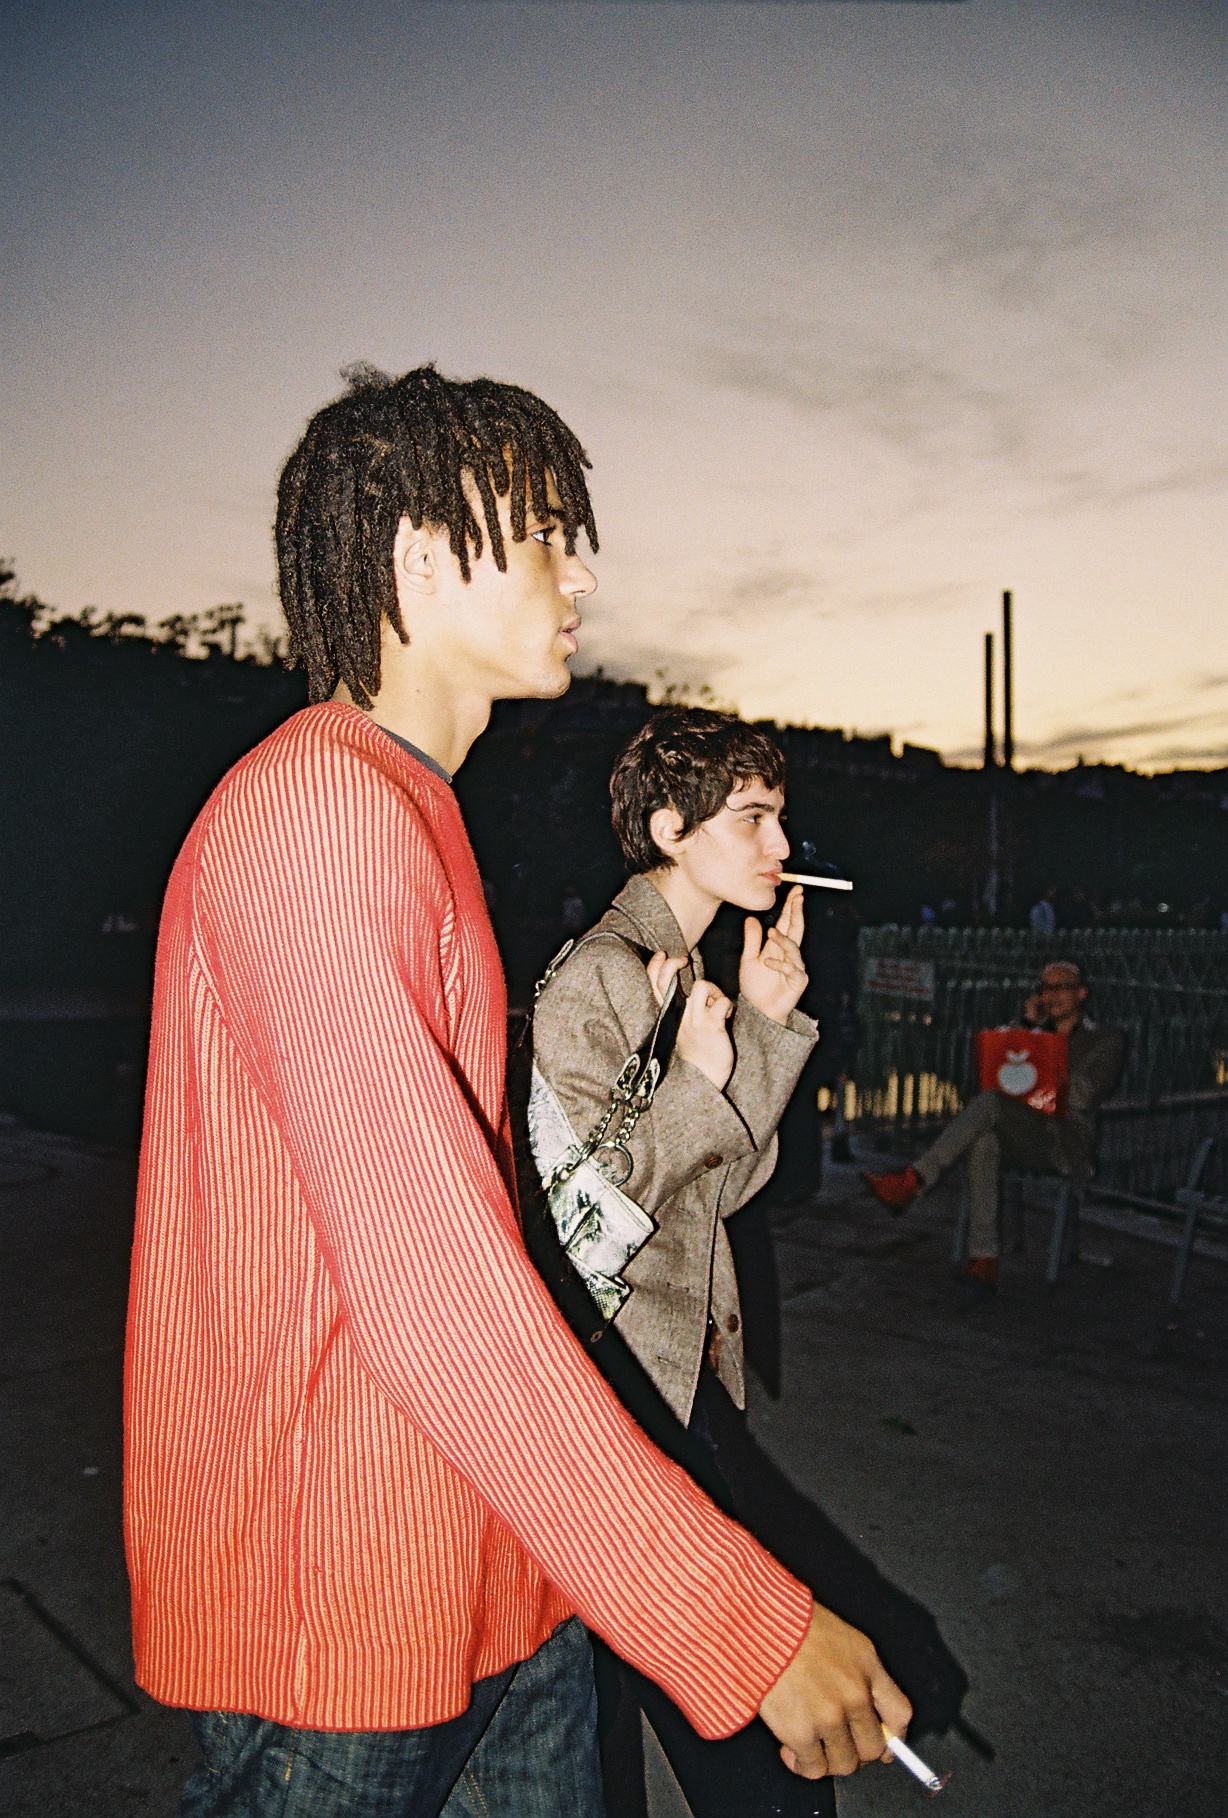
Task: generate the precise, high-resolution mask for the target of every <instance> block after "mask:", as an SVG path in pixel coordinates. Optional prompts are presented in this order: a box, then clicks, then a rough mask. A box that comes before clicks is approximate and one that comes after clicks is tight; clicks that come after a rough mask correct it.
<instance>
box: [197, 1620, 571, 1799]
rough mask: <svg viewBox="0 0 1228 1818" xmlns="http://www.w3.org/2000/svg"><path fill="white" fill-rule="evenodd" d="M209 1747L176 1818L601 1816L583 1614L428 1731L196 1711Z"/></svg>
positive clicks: (481, 1686)
mask: <svg viewBox="0 0 1228 1818" xmlns="http://www.w3.org/2000/svg"><path fill="white" fill-rule="evenodd" d="M187 1717H188V1721H189V1723H190V1724H191V1726H192V1729H193V1731H194V1733H195V1736H196V1740H197V1741H198V1742H199V1744H200V1748H201V1753H202V1754H203V1756H204V1758H205V1759H204V1765H203V1767H199V1768H197V1770H196V1772H195V1773H194V1774H193V1775H192V1776H191V1778H190V1779H189V1781H188V1783H187V1785H186V1786H185V1787H184V1789H183V1793H182V1795H181V1797H180V1801H179V1814H178V1818H440V1814H443V1815H444V1818H604V1813H605V1801H604V1797H603V1795H602V1790H601V1762H600V1757H599V1755H598V1752H597V1698H596V1693H595V1690H594V1687H593V1656H592V1649H591V1647H590V1646H589V1640H588V1635H587V1632H586V1631H585V1629H584V1628H583V1626H582V1625H581V1624H580V1623H579V1622H578V1621H577V1620H576V1619H575V1618H574V1617H573V1618H572V1620H571V1621H570V1622H565V1623H562V1624H561V1625H560V1626H559V1627H558V1628H557V1629H556V1630H555V1631H554V1633H553V1635H551V1637H550V1639H549V1641H547V1642H544V1643H543V1645H542V1646H541V1647H540V1648H538V1650H537V1652H536V1654H534V1655H533V1656H532V1658H531V1659H529V1660H524V1661H522V1662H521V1663H520V1664H519V1666H512V1667H508V1668H507V1670H506V1671H505V1672H502V1673H496V1674H495V1675H494V1676H493V1677H492V1678H490V1679H480V1680H479V1681H478V1683H477V1684H476V1685H475V1686H474V1688H473V1696H472V1699H471V1701H470V1704H469V1708H468V1710H467V1711H463V1712H462V1713H461V1715H460V1716H459V1717H453V1718H452V1719H451V1720H450V1721H449V1722H447V1723H437V1724H430V1725H428V1726H427V1727H425V1728H423V1729H419V1730H294V1729H288V1728H287V1727H286V1726H285V1725H284V1724H280V1723H270V1722H268V1721H267V1720H266V1719H264V1718H262V1717H245V1716H241V1715H237V1714H235V1713H233V1712H228V1711H189V1712H188V1713H187Z"/></svg>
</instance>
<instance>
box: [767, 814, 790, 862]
mask: <svg viewBox="0 0 1228 1818" xmlns="http://www.w3.org/2000/svg"><path fill="white" fill-rule="evenodd" d="M771 829H772V838H771V840H770V841H769V845H770V847H771V856H772V858H778V859H787V858H788V856H789V839H788V835H787V834H786V833H785V830H784V828H783V827H782V826H781V824H780V822H779V821H773V822H772V823H771Z"/></svg>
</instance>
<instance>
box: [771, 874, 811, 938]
mask: <svg viewBox="0 0 1228 1818" xmlns="http://www.w3.org/2000/svg"><path fill="white" fill-rule="evenodd" d="M804 898H805V892H804V891H803V889H802V886H801V885H800V884H794V886H793V888H792V889H791V890H790V892H789V894H788V896H787V897H786V898H785V904H784V908H783V909H782V910H781V912H780V914H779V915H778V916H777V918H776V927H777V929H778V930H779V932H780V933H781V934H783V935H784V936H785V938H786V939H787V940H791V941H800V940H801V938H802V935H803V934H804V933H805V932H806V908H805V901H804Z"/></svg>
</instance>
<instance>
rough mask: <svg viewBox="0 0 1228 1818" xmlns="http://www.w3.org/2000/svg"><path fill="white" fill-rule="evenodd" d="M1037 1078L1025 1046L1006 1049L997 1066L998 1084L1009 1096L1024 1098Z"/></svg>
mask: <svg viewBox="0 0 1228 1818" xmlns="http://www.w3.org/2000/svg"><path fill="white" fill-rule="evenodd" d="M1039 1078H1040V1075H1039V1073H1038V1072H1037V1071H1036V1069H1035V1067H1034V1066H1033V1065H1032V1062H1031V1060H1030V1058H1029V1056H1028V1051H1027V1049H1026V1048H1019V1049H1013V1048H1008V1049H1007V1050H1006V1059H1005V1060H1004V1061H1003V1063H1002V1065H1001V1066H1000V1067H999V1068H998V1084H999V1086H1000V1087H1001V1088H1002V1090H1003V1092H1005V1093H1007V1094H1008V1096H1009V1097H1011V1098H1025V1097H1026V1096H1027V1094H1028V1093H1029V1092H1030V1091H1031V1090H1032V1088H1033V1086H1034V1085H1035V1084H1036V1082H1037V1080H1038V1079H1039Z"/></svg>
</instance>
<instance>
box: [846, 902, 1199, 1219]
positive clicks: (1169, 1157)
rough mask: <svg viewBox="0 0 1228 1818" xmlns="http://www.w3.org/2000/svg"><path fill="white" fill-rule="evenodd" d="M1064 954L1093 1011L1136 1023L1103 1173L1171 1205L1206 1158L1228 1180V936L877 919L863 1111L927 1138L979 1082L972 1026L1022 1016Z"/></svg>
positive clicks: (879, 1129) (866, 1016) (871, 1123)
mask: <svg viewBox="0 0 1228 1818" xmlns="http://www.w3.org/2000/svg"><path fill="white" fill-rule="evenodd" d="M1052 959H1074V960H1077V961H1078V963H1079V965H1080V966H1081V967H1082V968H1083V974H1084V977H1085V978H1086V980H1087V984H1088V989H1089V993H1090V1001H1089V1010H1090V1013H1091V1014H1092V1015H1093V1016H1094V1017H1095V1018H1096V1020H1097V1021H1098V1022H1102V1023H1113V1024H1116V1025H1117V1026H1118V1027H1119V1028H1122V1029H1124V1030H1125V1032H1126V1061H1125V1069H1124V1072H1123V1075H1122V1078H1121V1081H1120V1083H1119V1084H1118V1087H1117V1089H1116V1091H1115V1093H1114V1096H1113V1099H1112V1101H1111V1102H1110V1103H1109V1104H1107V1105H1106V1106H1105V1107H1104V1112H1103V1114H1102V1118H1101V1127H1100V1142H1099V1151H1098V1171H1097V1182H1098V1185H1099V1186H1100V1187H1102V1188H1105V1189H1108V1190H1111V1191H1113V1192H1114V1193H1117V1194H1120V1195H1121V1196H1122V1197H1124V1198H1128V1199H1132V1200H1135V1201H1138V1202H1139V1203H1143V1204H1155V1205H1157V1206H1166V1205H1171V1203H1172V1201H1173V1196H1174V1194H1175V1193H1176V1192H1177V1190H1178V1188H1180V1187H1182V1186H1184V1185H1185V1181H1186V1177H1187V1175H1188V1172H1189V1169H1190V1166H1191V1163H1192V1161H1193V1158H1194V1156H1195V1154H1196V1152H1197V1150H1198V1148H1199V1146H1200V1144H1201V1143H1202V1141H1203V1140H1204V1139H1205V1138H1206V1137H1208V1136H1211V1137H1215V1138H1216V1139H1217V1142H1216V1146H1215V1148H1214V1150H1213V1152H1212V1155H1211V1158H1210V1161H1209V1162H1208V1165H1207V1169H1206V1172H1205V1175H1204V1182H1205V1184H1206V1185H1207V1186H1208V1188H1210V1189H1213V1190H1215V1191H1223V1189H1224V1186H1225V1184H1228V935H1226V934H1218V933H1202V932H1190V931H1185V930H1182V931H1174V932H1172V933H1168V932H1156V931H1152V930H1139V931H1123V930H1118V929H1112V930H1099V929H1077V930H1071V931H1068V932H1067V931H1061V932H1059V933H1057V934H1053V935H1037V934H1031V933H1023V932H1020V931H1017V930H1014V929H998V928H922V929H911V928H897V927H893V926H889V927H884V928H867V929H863V931H862V935H861V998H860V1020H861V1042H860V1046H859V1050H858V1059H857V1078H856V1085H855V1087H854V1088H851V1089H850V1092H849V1104H848V1107H847V1108H848V1111H849V1115H850V1119H851V1121H853V1122H854V1124H855V1125H856V1126H857V1127H859V1128H860V1129H861V1130H862V1131H863V1132H864V1133H865V1134H867V1135H871V1136H877V1137H878V1139H879V1140H880V1141H881V1142H883V1143H885V1144H886V1145H887V1146H890V1147H892V1148H895V1149H898V1150H899V1151H900V1152H915V1150H916V1149H917V1148H919V1147H920V1146H921V1145H922V1143H923V1142H925V1141H926V1140H928V1139H929V1137H930V1136H931V1135H932V1134H933V1132H934V1130H935V1129H936V1128H937V1126H938V1124H939V1123H940V1122H942V1121H944V1120H945V1119H946V1118H948V1117H950V1116H952V1115H953V1114H954V1112H956V1111H958V1110H959V1108H960V1106H961V1105H962V1104H963V1103H964V1102H965V1101H966V1100H967V1098H968V1097H969V1096H970V1094H971V1093H973V1092H974V1091H975V1090H976V1084H975V1066H974V1060H973V1036H974V1035H975V1033H976V1031H977V1030H978V1029H988V1028H993V1027H995V1026H996V1025H998V1024H1001V1023H1009V1022H1012V1021H1014V1020H1015V1019H1016V1018H1017V1017H1018V1015H1019V1012H1020V1010H1021V1008H1022V1005H1023V1002H1024V999H1025V998H1026V997H1027V996H1028V994H1029V992H1030V991H1031V989H1032V988H1033V986H1034V985H1035V982H1036V979H1037V976H1038V974H1039V972H1040V969H1041V967H1042V966H1043V965H1045V963H1046V962H1047V961H1049V960H1052Z"/></svg>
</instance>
